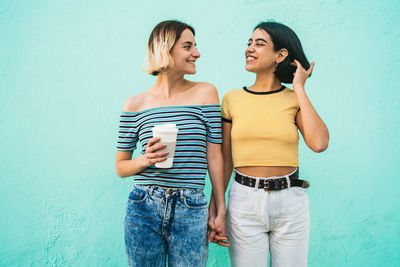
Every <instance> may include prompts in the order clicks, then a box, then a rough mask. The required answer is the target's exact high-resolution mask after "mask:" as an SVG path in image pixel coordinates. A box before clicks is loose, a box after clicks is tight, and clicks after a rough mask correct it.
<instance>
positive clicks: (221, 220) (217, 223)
mask: <svg viewBox="0 0 400 267" xmlns="http://www.w3.org/2000/svg"><path fill="white" fill-rule="evenodd" d="M208 231H209V234H208V242H213V243H216V244H218V245H220V246H223V247H229V246H230V244H229V240H228V239H229V238H228V237H227V236H226V228H225V216H223V215H217V217H215V215H214V214H212V212H211V213H210V216H209V217H208Z"/></svg>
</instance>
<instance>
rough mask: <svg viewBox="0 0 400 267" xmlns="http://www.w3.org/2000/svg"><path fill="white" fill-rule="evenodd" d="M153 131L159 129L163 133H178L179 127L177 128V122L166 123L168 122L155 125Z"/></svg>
mask: <svg viewBox="0 0 400 267" xmlns="http://www.w3.org/2000/svg"><path fill="white" fill-rule="evenodd" d="M152 131H157V132H162V133H177V132H178V128H176V124H173V123H166V124H159V125H154V127H153V128H152Z"/></svg>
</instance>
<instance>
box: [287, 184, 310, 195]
mask: <svg viewBox="0 0 400 267" xmlns="http://www.w3.org/2000/svg"><path fill="white" fill-rule="evenodd" d="M291 189H292V191H294V192H295V194H296V195H299V196H304V195H305V194H306V193H307V191H306V189H305V188H303V187H299V186H293V187H291Z"/></svg>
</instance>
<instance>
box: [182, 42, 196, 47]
mask: <svg viewBox="0 0 400 267" xmlns="http://www.w3.org/2000/svg"><path fill="white" fill-rule="evenodd" d="M183 44H189V45H193V43H192V42H191V41H186V42H183ZM194 45H195V46H196V45H197V44H194Z"/></svg>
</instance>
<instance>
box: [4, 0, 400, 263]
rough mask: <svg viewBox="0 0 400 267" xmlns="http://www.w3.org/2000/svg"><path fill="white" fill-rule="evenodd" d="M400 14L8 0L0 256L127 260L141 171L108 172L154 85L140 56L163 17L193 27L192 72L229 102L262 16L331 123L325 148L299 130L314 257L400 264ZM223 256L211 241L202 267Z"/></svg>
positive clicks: (340, 6)
mask: <svg viewBox="0 0 400 267" xmlns="http://www.w3.org/2000/svg"><path fill="white" fill-rule="evenodd" d="M399 13H400V2H399V1H396V0H381V1H377V0H376V1H368V0H367V1H345V0H337V1H322V0H321V1H312V0H304V1H294V0H287V1H285V0H279V1H277V0H269V1H262V0H240V1H227V0H224V1H197V2H194V1H182V2H181V1H175V0H171V1H158V2H156V1H122V0H116V1H103V0H100V1H62V0H61V1H50V0H43V1H12V0H10V1H7V0H2V1H0V184H1V194H0V211H1V214H0V266H126V265H127V263H126V259H125V251H124V244H123V217H124V208H125V203H126V200H127V196H128V192H129V191H130V189H131V186H132V182H133V181H132V179H131V178H126V179H120V178H118V177H117V175H116V174H115V171H114V160H115V145H116V140H117V129H118V121H119V115H120V111H121V109H122V104H123V102H124V100H125V99H126V98H127V97H129V96H131V95H135V94H138V93H140V92H142V91H143V90H145V89H147V88H149V87H150V86H151V85H152V83H153V82H154V80H155V79H154V77H151V76H148V75H146V74H145V73H144V72H143V61H144V58H145V48H146V43H147V38H148V36H149V34H150V31H151V30H152V28H153V27H154V26H155V25H156V24H157V23H158V22H159V21H161V20H164V19H180V20H183V21H185V22H187V23H189V24H191V25H193V26H194V28H195V29H196V32H197V34H196V41H197V43H198V49H199V51H200V53H201V58H200V59H199V60H198V65H197V66H198V74H196V75H195V76H192V77H187V78H189V79H192V80H195V81H209V82H211V83H213V84H214V85H215V86H216V87H217V88H218V91H219V93H220V97H221V98H222V96H223V94H224V93H225V92H227V91H228V90H230V89H236V88H240V87H241V86H243V85H250V84H251V83H252V81H253V80H254V78H255V77H254V75H253V74H251V73H247V72H246V71H245V70H244V50H245V48H246V43H247V40H248V38H249V37H250V35H251V32H252V29H253V27H254V26H255V25H256V24H257V23H258V22H260V21H262V20H267V19H274V20H276V21H279V22H283V23H285V24H287V25H289V26H290V27H292V28H293V29H294V30H295V31H296V33H297V34H298V35H299V37H300V39H301V40H302V43H303V46H304V48H305V51H306V54H307V56H308V57H309V59H310V60H314V61H316V66H315V69H314V73H313V76H312V78H311V79H310V80H309V81H308V82H307V84H306V89H307V92H308V95H309V97H310V99H311V101H312V103H313V104H314V106H315V107H316V109H317V110H318V111H319V113H320V115H321V117H322V118H323V119H324V120H325V122H326V123H327V125H328V128H329V129H330V134H331V142H330V147H329V148H328V150H327V151H326V152H324V153H321V154H315V153H313V152H311V150H309V149H307V148H306V147H305V145H304V142H303V141H302V140H301V141H300V142H301V145H300V161H301V176H302V177H303V178H307V179H308V180H310V182H311V187H310V188H309V191H308V194H309V199H310V210H311V236H310V249H309V266H399V264H400V227H399V222H400V208H399V207H400V197H399V196H400V194H399V193H400V189H399V188H400V186H399V185H398V183H399V177H398V174H399V170H398V166H399V156H398V154H399V153H398V152H399V151H400V134H399V131H398V130H399V125H400V116H399V110H400V100H399V97H400V93H399V89H400V88H399V84H400V75H399V71H400V67H399V65H400V45H399V44H400V19H399V16H398V14H399ZM136 155H137V153H136ZM209 184H210V183H209V182H208V184H207V187H206V192H207V194H208V195H209V194H210V185H209ZM229 265H230V264H229V256H228V252H227V249H225V248H220V247H216V246H215V245H211V246H210V256H209V261H208V266H221V267H223V266H229Z"/></svg>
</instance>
